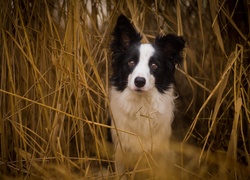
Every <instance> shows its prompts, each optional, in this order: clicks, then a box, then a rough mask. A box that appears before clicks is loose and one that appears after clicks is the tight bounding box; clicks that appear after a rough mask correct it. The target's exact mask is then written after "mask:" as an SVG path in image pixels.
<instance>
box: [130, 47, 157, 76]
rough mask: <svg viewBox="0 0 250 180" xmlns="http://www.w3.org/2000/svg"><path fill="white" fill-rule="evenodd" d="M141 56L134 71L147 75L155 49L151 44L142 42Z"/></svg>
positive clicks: (139, 74)
mask: <svg viewBox="0 0 250 180" xmlns="http://www.w3.org/2000/svg"><path fill="white" fill-rule="evenodd" d="M139 52H140V56H139V62H138V64H137V66H136V68H135V70H134V73H135V74H136V75H137V76H140V77H145V76H146V74H147V73H149V71H150V70H149V66H148V63H149V59H150V58H151V57H152V56H153V55H154V52H155V49H154V48H153V46H152V45H151V44H142V45H141V46H140V50H139Z"/></svg>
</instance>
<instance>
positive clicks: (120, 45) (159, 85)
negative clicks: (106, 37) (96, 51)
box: [111, 15, 185, 93]
mask: <svg viewBox="0 0 250 180" xmlns="http://www.w3.org/2000/svg"><path fill="white" fill-rule="evenodd" d="M113 36H114V39H113V41H112V44H111V50H112V70H113V74H112V77H111V82H112V85H113V86H115V87H116V89H117V90H118V91H123V90H124V89H126V88H128V89H130V90H132V91H136V92H147V91H150V90H151V89H153V88H156V89H157V90H158V91H159V92H160V93H164V91H166V90H167V89H168V87H170V85H171V84H173V83H174V70H175V64H180V63H182V57H181V55H180V52H181V51H182V50H183V48H184V46H185V41H184V40H183V38H182V37H179V36H175V35H172V34H170V35H166V36H162V37H156V39H155V44H141V43H140V41H141V36H140V34H139V33H138V32H137V31H136V30H135V28H134V27H133V26H132V24H131V23H130V22H129V20H128V19H127V18H126V17H125V16H123V15H121V16H120V17H119V18H118V20H117V24H116V27H115V30H114V33H113Z"/></svg>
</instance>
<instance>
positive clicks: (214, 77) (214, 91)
mask: <svg viewBox="0 0 250 180" xmlns="http://www.w3.org/2000/svg"><path fill="white" fill-rule="evenodd" d="M0 7H1V11H0V13H1V14H0V22H1V24H0V25H1V35H0V42H1V43H0V56H1V66H0V72H1V77H0V136H1V145H0V147H1V149H0V152H1V156H0V172H1V174H2V175H0V177H5V178H10V177H12V178H21V179H59V178H62V179H85V178H93V179H94V178H96V177H99V178H112V177H117V176H116V174H115V172H113V169H112V164H113V159H112V146H111V145H110V144H109V143H108V142H107V133H106V131H107V129H108V128H109V126H108V125H107V118H108V114H109V102H108V78H109V64H110V56H109V42H110V38H111V37H110V34H111V32H112V29H113V26H114V24H115V22H116V18H117V16H118V14H119V13H124V14H125V15H127V16H128V17H130V18H131V19H132V21H133V23H134V24H135V26H136V28H137V29H138V30H139V31H140V32H142V33H143V37H144V38H143V41H144V42H147V41H152V40H153V39H152V37H154V35H156V34H158V33H169V32H174V33H177V34H179V35H184V37H185V39H186V40H187V42H188V47H187V49H186V50H185V62H184V65H183V66H182V67H181V68H180V69H178V71H177V72H176V75H177V80H176V81H177V88H176V89H177V90H178V93H179V95H180V98H179V99H180V100H179V105H178V106H179V110H178V113H177V119H176V121H175V122H176V123H174V125H173V127H174V132H176V133H175V134H177V136H178V139H180V140H179V141H177V143H174V145H173V148H174V149H175V150H176V152H177V154H178V155H179V157H180V160H179V161H178V162H176V164H175V166H176V172H173V173H176V174H173V177H177V179H178V178H180V177H182V176H184V177H185V178H186V179H189V178H196V179H200V178H201V179H202V178H203V179H206V178H207V179H209V178H211V179H217V178H227V179H246V178H249V177H250V175H249V172H250V168H249V163H250V156H249V152H250V142H249V141H250V101H249V99H250V89H249V85H250V80H249V74H250V63H249V56H248V55H249V45H250V42H249V14H250V13H249V3H248V1H247V0H242V1H236V2H232V1H221V0H219V1H217V2H216V1H206V0H204V1H201V0H197V1H188V0H183V1H177V2H172V1H166V2H165V1H118V2H117V1H113V2H110V1H92V0H83V1H78V0H74V1H67V0H57V1H48V0H44V1H15V0H13V1H1V2H0ZM180 114H182V115H180ZM179 116H180V117H179ZM180 124H183V126H181V125H180ZM184 130H186V131H184ZM183 131H184V134H183V136H181V132H183Z"/></svg>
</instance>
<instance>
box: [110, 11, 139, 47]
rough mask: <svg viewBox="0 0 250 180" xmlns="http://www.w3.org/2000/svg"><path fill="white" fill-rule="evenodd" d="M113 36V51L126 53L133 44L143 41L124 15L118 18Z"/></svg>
mask: <svg viewBox="0 0 250 180" xmlns="http://www.w3.org/2000/svg"><path fill="white" fill-rule="evenodd" d="M113 36H114V40H113V42H112V44H111V48H112V49H113V50H114V49H117V48H119V49H120V50H122V51H126V50H127V49H128V48H129V47H130V46H131V45H132V44H134V43H139V42H140V41H141V35H140V34H139V33H138V32H137V31H136V30H135V28H134V26H133V25H132V24H131V23H130V21H129V19H128V18H127V17H126V16H124V15H120V16H119V17H118V19H117V23H116V26H115V29H114V32H113Z"/></svg>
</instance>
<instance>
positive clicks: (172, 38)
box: [155, 34, 186, 64]
mask: <svg viewBox="0 0 250 180" xmlns="http://www.w3.org/2000/svg"><path fill="white" fill-rule="evenodd" d="M185 43H186V42H185V40H184V39H183V37H182V36H176V35H174V34H168V35H165V36H158V37H156V38H155V45H156V47H157V48H158V49H159V50H160V51H162V52H163V53H164V56H166V57H167V58H168V59H170V60H172V61H173V62H174V63H175V64H181V63H182V61H183V58H182V55H181V52H182V50H183V48H184V47H185Z"/></svg>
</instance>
